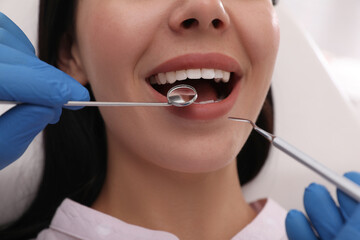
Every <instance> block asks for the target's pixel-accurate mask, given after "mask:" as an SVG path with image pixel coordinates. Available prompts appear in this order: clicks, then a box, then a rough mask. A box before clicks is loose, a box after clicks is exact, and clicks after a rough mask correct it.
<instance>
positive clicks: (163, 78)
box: [150, 68, 230, 84]
mask: <svg viewBox="0 0 360 240" xmlns="http://www.w3.org/2000/svg"><path fill="white" fill-rule="evenodd" d="M187 78H189V79H200V78H203V79H214V80H215V82H220V81H222V82H225V83H226V82H229V80H230V72H226V71H223V70H219V69H209V68H201V69H187V70H179V71H173V72H166V73H158V74H156V75H153V76H151V77H150V83H151V84H167V83H169V84H173V83H174V82H176V81H182V80H185V79H187Z"/></svg>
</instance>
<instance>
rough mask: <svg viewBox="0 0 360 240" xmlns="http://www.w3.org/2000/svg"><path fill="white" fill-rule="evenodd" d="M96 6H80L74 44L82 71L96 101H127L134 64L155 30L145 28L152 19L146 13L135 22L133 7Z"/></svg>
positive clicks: (97, 3)
mask: <svg viewBox="0 0 360 240" xmlns="http://www.w3.org/2000/svg"><path fill="white" fill-rule="evenodd" d="M94 2H95V3H94ZM99 2H101V1H90V3H89V5H85V4H83V6H82V8H81V10H80V11H79V13H78V19H77V23H78V24H77V40H78V45H79V46H80V54H81V59H82V61H83V66H84V70H85V72H86V73H87V77H88V80H89V82H90V84H91V85H92V87H93V90H94V94H95V97H96V98H97V99H98V100H104V101H105V100H112V101H115V100H118V101H122V100H124V101H125V100H130V99H129V97H130V96H131V91H130V89H136V88H135V87H134V85H135V84H137V82H136V81H133V79H134V77H136V74H137V73H136V65H137V62H138V60H139V59H140V58H141V56H142V54H143V53H144V52H145V51H146V48H147V46H148V42H149V41H150V39H151V34H152V32H154V31H153V30H152V29H153V28H154V27H156V26H149V25H148V22H149V21H148V20H147V19H148V18H152V21H153V22H156V19H154V17H152V16H151V15H150V14H146V13H144V14H141V15H142V16H143V17H142V18H139V17H138V16H139V13H138V12H139V11H140V10H138V9H137V8H138V7H137V6H136V4H129V6H128V5H127V4H126V2H125V3H121V4H119V2H117V1H106V2H105V3H103V4H100V3H99ZM116 2H117V3H116ZM134 13H137V14H134ZM151 14H154V13H153V12H152V13H151Z"/></svg>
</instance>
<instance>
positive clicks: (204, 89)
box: [189, 80, 218, 102]
mask: <svg viewBox="0 0 360 240" xmlns="http://www.w3.org/2000/svg"><path fill="white" fill-rule="evenodd" d="M189 85H191V86H192V87H194V88H195V89H196V91H197V94H198V98H197V100H196V101H197V102H203V101H209V100H214V101H216V100H217V98H218V94H217V91H216V89H215V88H214V85H213V84H212V83H211V80H210V81H206V80H205V81H204V80H200V81H192V82H191V83H189Z"/></svg>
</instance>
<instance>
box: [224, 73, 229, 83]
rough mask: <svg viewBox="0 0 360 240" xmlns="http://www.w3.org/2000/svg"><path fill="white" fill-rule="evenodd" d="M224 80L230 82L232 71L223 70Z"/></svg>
mask: <svg viewBox="0 0 360 240" xmlns="http://www.w3.org/2000/svg"><path fill="white" fill-rule="evenodd" d="M223 74H224V76H223V82H229V80H230V73H229V72H223Z"/></svg>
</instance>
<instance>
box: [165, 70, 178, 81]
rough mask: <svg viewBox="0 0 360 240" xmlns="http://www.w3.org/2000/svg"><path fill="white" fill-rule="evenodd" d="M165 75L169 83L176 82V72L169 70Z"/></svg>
mask: <svg viewBox="0 0 360 240" xmlns="http://www.w3.org/2000/svg"><path fill="white" fill-rule="evenodd" d="M165 75H166V80H167V82H168V83H170V84H173V83H174V82H176V72H167V73H165Z"/></svg>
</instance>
